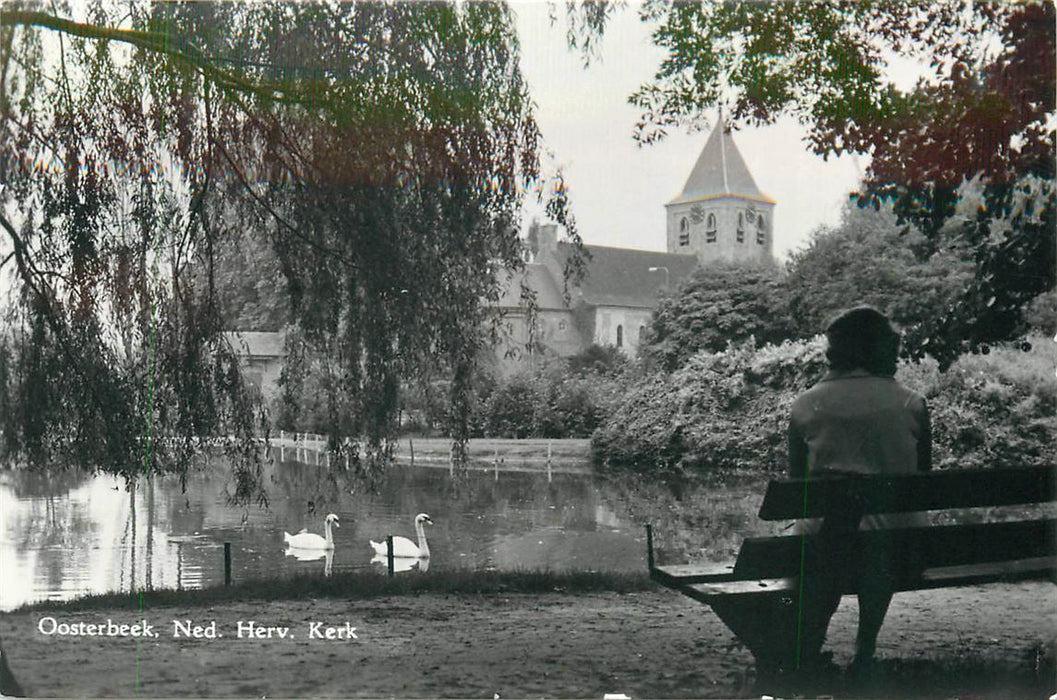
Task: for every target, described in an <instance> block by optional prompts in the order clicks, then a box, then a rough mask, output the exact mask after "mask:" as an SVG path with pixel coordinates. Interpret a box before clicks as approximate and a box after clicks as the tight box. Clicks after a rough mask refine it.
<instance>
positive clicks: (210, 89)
mask: <svg viewBox="0 0 1057 700" xmlns="http://www.w3.org/2000/svg"><path fill="white" fill-rule="evenodd" d="M44 7H45V6H44V5H41V6H39V7H38V6H36V5H34V4H25V3H8V4H6V5H5V7H4V10H3V13H2V15H0V32H2V33H0V45H2V55H0V79H2V81H3V83H2V90H0V133H2V138H0V180H2V181H3V182H4V183H5V188H4V189H3V192H2V193H0V205H2V206H0V215H2V217H3V220H2V228H3V234H2V236H0V261H2V262H3V263H4V265H5V267H4V268H0V273H4V272H7V271H9V270H10V271H12V272H13V277H14V278H15V281H16V288H17V295H16V297H17V298H16V300H15V303H14V304H13V305H12V306H11V307H10V308H9V309H8V311H7V315H6V316H5V322H4V325H3V329H2V332H0V425H2V430H3V434H2V443H0V444H2V454H3V456H4V458H5V459H7V460H10V461H24V462H26V463H30V464H34V465H45V464H56V463H58V464H75V465H78V466H80V467H83V468H88V469H99V470H104V471H107V472H112V473H118V474H123V475H125V476H126V477H129V478H134V477H135V476H136V475H138V474H142V473H148V472H172V471H175V472H179V473H184V474H185V473H186V470H187V469H188V467H189V465H190V464H191V462H192V458H193V456H194V455H196V454H199V453H200V452H201V450H200V448H201V444H202V440H204V439H206V438H216V437H223V438H225V439H224V440H223V444H224V446H225V449H226V451H227V452H228V454H229V456H230V457H231V459H232V464H233V470H234V471H233V474H234V479H233V488H232V491H231V493H230V495H231V496H232V498H233V500H235V501H237V502H240V503H246V502H249V501H252V500H254V499H257V500H263V498H264V491H263V489H262V486H261V483H260V478H259V477H260V465H259V461H258V458H257V454H258V450H257V449H256V446H255V443H254V436H255V435H261V434H262V433H266V430H267V421H266V417H265V415H264V414H263V412H262V410H261V408H260V406H259V405H257V404H255V403H254V399H253V397H252V392H250V391H247V387H246V386H245V385H244V384H243V380H242V378H241V375H240V372H239V362H238V355H237V349H233V348H232V347H231V346H230V345H229V344H228V343H227V341H225V340H224V336H223V334H222V332H221V331H222V325H221V321H220V315H219V311H218V304H217V297H216V284H215V280H214V268H213V263H214V250H215V249H216V248H217V247H218V246H219V245H220V244H221V243H222V242H223V241H225V240H228V239H230V238H231V237H233V236H236V235H238V236H247V235H248V236H253V237H256V238H257V239H258V240H261V239H264V240H266V241H267V242H268V244H269V245H271V246H272V247H273V248H274V251H275V253H276V256H277V258H278V260H279V265H280V267H281V269H282V272H283V274H284V276H285V277H286V281H287V286H288V288H289V290H290V294H291V302H292V308H293V313H294V319H295V322H296V324H297V325H298V327H299V332H298V333H296V334H294V337H296V338H297V339H299V342H303V343H305V344H306V346H307V347H312V348H314V349H316V350H317V351H319V350H323V349H325V350H326V352H327V353H328V357H329V359H330V360H331V362H332V363H334V366H336V367H338V368H339V369H340V371H339V372H335V373H334V378H335V381H333V382H332V383H331V384H330V385H329V386H328V387H327V388H326V391H327V392H328V400H329V403H328V405H330V406H331V407H332V409H333V410H332V411H331V412H330V413H331V420H332V430H331V432H332V433H333V434H335V435H353V436H360V435H365V436H366V437H367V440H368V445H369V446H370V447H371V448H372V450H371V451H372V452H373V453H375V454H382V453H384V448H385V443H386V439H387V437H388V436H389V435H390V434H391V432H392V428H393V420H394V416H395V414H396V410H397V406H398V400H397V399H398V397H397V392H398V386H399V383H400V381H401V380H410V379H413V378H415V377H417V376H421V375H425V374H429V373H432V372H436V371H438V370H442V371H444V372H446V373H447V374H449V376H450V377H451V378H452V381H451V387H452V389H451V395H450V397H449V398H450V402H451V415H452V426H451V428H452V435H453V438H454V439H455V441H456V444H457V446H458V448H459V450H458V452H457V454H461V453H462V452H461V445H462V443H463V440H465V438H466V436H467V430H466V418H467V411H468V407H469V405H470V396H471V392H472V386H471V377H472V376H473V372H472V370H473V367H474V364H475V359H476V358H477V356H478V354H479V353H480V352H481V350H482V349H484V348H486V347H489V345H490V343H491V342H492V341H494V339H495V337H496V334H497V333H499V332H500V326H499V324H498V323H497V320H496V318H495V316H494V314H492V313H491V311H490V309H489V305H490V304H493V305H494V302H496V301H497V300H498V298H499V296H500V291H501V290H500V288H499V279H500V278H501V276H500V275H499V274H498V273H499V271H500V270H502V269H504V268H513V269H516V268H518V267H519V266H520V265H521V264H522V262H521V245H520V242H519V240H518V230H519V228H520V220H519V212H520V206H521V202H522V199H523V197H524V196H525V194H526V193H527V192H531V191H537V190H538V191H542V192H547V191H552V192H555V193H557V196H558V197H559V198H561V197H563V188H562V187H561V186H560V182H559V183H558V185H557V186H554V187H547V186H545V185H547V184H548V183H545V182H543V181H542V180H541V175H540V166H539V160H538V156H537V153H538V144H539V133H538V129H537V127H536V124H535V122H534V120H533V116H532V105H531V101H530V99H529V95H528V90H527V87H526V85H525V83H524V81H523V79H522V76H521V73H520V70H519V64H518V61H519V47H518V43H517V38H516V34H515V32H514V29H513V22H512V17H511V14H510V11H509V9H508V8H507V7H506V6H505V5H501V4H492V3H458V4H455V3H429V4H421V5H417V4H410V3H407V4H404V3H367V4H339V3H327V4H314V3H267V4H264V3H227V2H223V3H219V2H218V3H178V2H174V3H147V2H144V3H132V4H131V6H130V4H129V3H110V2H97V3H95V4H93V5H91V6H90V7H88V8H86V9H84V14H83V16H74V15H73V14H72V13H71V11H70V10H69V9H68V8H67V9H63V8H61V7H60V8H58V9H55V5H54V4H48V5H46V8H47V10H46V11H44V10H43V8H44ZM559 177H560V176H559ZM551 209H554V210H556V211H557V212H558V213H559V214H560V215H561V216H563V217H564V216H565V211H564V199H559V201H558V204H557V205H553V206H552V207H551ZM572 238H573V240H574V241H575V242H578V240H579V239H578V238H577V237H576V235H575V231H572ZM9 264H10V265H9ZM8 265H9V266H8ZM295 355H296V353H295ZM230 438H233V439H230Z"/></svg>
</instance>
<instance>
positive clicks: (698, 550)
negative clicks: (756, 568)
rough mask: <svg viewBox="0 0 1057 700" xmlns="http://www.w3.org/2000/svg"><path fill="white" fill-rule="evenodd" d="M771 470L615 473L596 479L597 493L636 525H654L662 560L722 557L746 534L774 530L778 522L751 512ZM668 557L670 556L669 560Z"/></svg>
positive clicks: (727, 556)
mask: <svg viewBox="0 0 1057 700" xmlns="http://www.w3.org/2000/svg"><path fill="white" fill-rule="evenodd" d="M769 478H770V475H767V474H752V473H745V472H729V473H723V472H716V473H710V474H705V475H701V476H698V477H695V478H692V479H684V480H662V479H657V478H651V477H650V476H648V475H642V474H636V473H630V472H620V473H613V474H609V475H606V476H605V477H604V478H601V479H600V482H599V491H600V493H601V498H602V499H603V500H604V501H605V502H606V503H608V504H609V505H610V507H612V508H613V509H614V510H616V511H617V512H625V513H627V514H628V515H629V516H630V518H631V519H632V520H633V521H634V523H635V525H636V526H637V527H644V526H645V524H646V523H650V524H651V525H652V526H653V532H654V544H655V546H656V548H657V551H658V554H659V556H660V558H661V562H662V563H670V562H674V561H676V560H684V559H687V558H689V559H691V560H706V561H726V560H728V559H733V558H734V557H735V556H736V555H737V550H738V547H739V546H740V544H741V541H742V540H743V539H744V538H745V537H748V536H755V535H767V534H776V533H777V532H778V531H779V530H780V529H781V527H782V526H783V523H766V522H763V521H760V520H759V519H758V518H757V517H756V513H757V512H758V511H759V508H760V503H761V502H762V500H763V494H764V490H765V489H766V486H767V481H768V479H769ZM667 557H670V559H668V558H667Z"/></svg>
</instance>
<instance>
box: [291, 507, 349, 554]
mask: <svg viewBox="0 0 1057 700" xmlns="http://www.w3.org/2000/svg"><path fill="white" fill-rule="evenodd" d="M331 524H333V525H334V527H341V525H340V524H339V523H338V516H336V515H334V514H333V513H331V514H329V515H328V516H327V517H326V518H324V519H323V529H324V531H325V532H326V534H327V536H326V538H325V539H324V538H323V537H320V536H319V535H316V534H314V533H311V532H306V531H305V530H302V531H301V532H299V533H297V534H296V535H291V534H290V533H289V532H284V533H283V541H284V542H286V546H287V547H291V548H294V549H334V535H332V534H331V532H330V526H331Z"/></svg>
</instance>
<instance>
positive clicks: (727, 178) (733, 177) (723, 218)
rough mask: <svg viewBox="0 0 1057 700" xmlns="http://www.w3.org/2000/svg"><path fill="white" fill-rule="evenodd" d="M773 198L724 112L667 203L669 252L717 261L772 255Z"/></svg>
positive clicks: (766, 259) (765, 259)
mask: <svg viewBox="0 0 1057 700" xmlns="http://www.w3.org/2000/svg"><path fill="white" fill-rule="evenodd" d="M774 206H775V201H774V200H773V199H771V198H770V197H768V196H767V195H765V194H763V193H762V192H760V189H759V188H758V187H757V186H756V182H755V181H754V180H753V179H752V175H751V174H750V173H749V168H748V167H747V166H746V165H745V161H744V159H742V157H741V153H739V152H738V147H737V146H735V145H734V138H733V137H732V136H731V133H730V129H729V128H728V127H727V126H726V125H725V124H724V123H723V117H722V114H720V118H719V120H718V123H717V124H716V127H715V128H714V129H713V130H712V134H711V136H709V137H708V141H707V142H706V143H705V147H704V149H702V150H701V155H700V156H698V158H697V163H695V164H694V169H693V170H692V171H690V177H688V178H687V179H686V184H685V185H683V191H682V192H681V193H679V195H678V196H677V197H676V198H675V199H673V200H672V201H670V202H668V204H666V205H665V209H666V210H667V228H668V252H669V253H687V254H691V253H692V254H694V255H696V256H697V258H698V261H699V262H700V263H702V264H704V263H709V262H714V261H728V262H769V261H771V260H773V246H774V235H773V234H774Z"/></svg>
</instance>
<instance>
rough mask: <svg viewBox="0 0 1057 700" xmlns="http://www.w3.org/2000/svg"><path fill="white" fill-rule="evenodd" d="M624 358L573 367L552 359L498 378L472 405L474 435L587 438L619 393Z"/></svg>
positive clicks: (567, 363) (562, 361) (559, 359)
mask: <svg viewBox="0 0 1057 700" xmlns="http://www.w3.org/2000/svg"><path fill="white" fill-rule="evenodd" d="M610 360H612V358H610ZM624 363H625V361H624V360H623V359H622V356H621V357H620V361H619V362H613V361H606V362H604V363H602V364H601V365H595V364H591V365H589V366H585V365H583V364H581V365H577V369H576V370H574V369H573V368H572V366H571V365H570V363H569V361H567V360H563V359H561V358H552V359H551V360H550V361H548V362H545V363H543V364H542V365H541V366H540V367H539V368H537V369H536V371H534V372H532V373H523V374H518V375H514V376H512V377H509V378H506V379H496V380H494V386H492V387H491V389H490V393H489V394H488V396H487V397H486V398H485V399H484V400H482V401H480V402H479V403H478V404H477V406H476V408H475V415H474V416H473V418H472V421H471V422H472V424H473V425H475V426H479V427H480V429H479V432H478V433H475V437H501V438H530V437H534V438H586V437H590V436H591V434H592V433H593V432H594V430H595V429H596V428H597V427H598V426H599V425H600V424H601V422H602V420H603V417H604V415H605V411H606V407H607V406H609V405H610V404H612V403H613V401H614V398H613V397H614V396H615V395H617V394H618V393H619V387H620V386H622V381H623V379H622V376H623V374H622V373H623V365H624Z"/></svg>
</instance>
